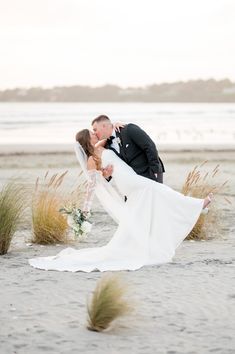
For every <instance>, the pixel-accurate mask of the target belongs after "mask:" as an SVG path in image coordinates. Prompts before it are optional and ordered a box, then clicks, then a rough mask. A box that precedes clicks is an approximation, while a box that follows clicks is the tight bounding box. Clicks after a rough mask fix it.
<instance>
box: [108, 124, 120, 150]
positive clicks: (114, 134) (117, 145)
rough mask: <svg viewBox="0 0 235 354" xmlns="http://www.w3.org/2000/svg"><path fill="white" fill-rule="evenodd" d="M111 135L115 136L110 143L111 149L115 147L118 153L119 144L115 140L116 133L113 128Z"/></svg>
mask: <svg viewBox="0 0 235 354" xmlns="http://www.w3.org/2000/svg"><path fill="white" fill-rule="evenodd" d="M112 136H115V139H113V140H112V144H111V145H110V146H111V147H112V148H113V149H115V150H116V151H117V152H118V153H120V146H119V144H118V142H117V135H116V132H115V129H114V130H113V132H112Z"/></svg>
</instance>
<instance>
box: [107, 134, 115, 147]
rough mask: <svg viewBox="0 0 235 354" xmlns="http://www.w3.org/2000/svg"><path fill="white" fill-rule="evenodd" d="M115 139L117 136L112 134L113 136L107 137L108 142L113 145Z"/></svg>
mask: <svg viewBox="0 0 235 354" xmlns="http://www.w3.org/2000/svg"><path fill="white" fill-rule="evenodd" d="M113 139H115V136H113V135H111V136H110V137H109V138H108V139H107V143H108V144H110V145H111V144H112V142H113Z"/></svg>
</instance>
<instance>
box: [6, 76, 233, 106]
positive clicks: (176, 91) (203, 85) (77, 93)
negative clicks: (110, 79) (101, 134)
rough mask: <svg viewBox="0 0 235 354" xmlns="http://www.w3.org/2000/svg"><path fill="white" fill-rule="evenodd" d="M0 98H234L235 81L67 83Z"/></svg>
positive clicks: (12, 92)
mask: <svg viewBox="0 0 235 354" xmlns="http://www.w3.org/2000/svg"><path fill="white" fill-rule="evenodd" d="M0 101H1V102H235V83H234V82H231V81H230V80H228V79H225V80H220V81H217V80H214V79H210V80H190V81H187V82H182V81H179V82H175V83H163V84H154V85H150V86H146V87H138V88H136V87H128V88H125V89H124V88H120V87H118V86H115V85H105V86H101V87H90V86H69V87H66V86H65V87H53V88H49V89H44V88H41V87H32V88H29V89H24V88H15V89H9V90H4V91H0Z"/></svg>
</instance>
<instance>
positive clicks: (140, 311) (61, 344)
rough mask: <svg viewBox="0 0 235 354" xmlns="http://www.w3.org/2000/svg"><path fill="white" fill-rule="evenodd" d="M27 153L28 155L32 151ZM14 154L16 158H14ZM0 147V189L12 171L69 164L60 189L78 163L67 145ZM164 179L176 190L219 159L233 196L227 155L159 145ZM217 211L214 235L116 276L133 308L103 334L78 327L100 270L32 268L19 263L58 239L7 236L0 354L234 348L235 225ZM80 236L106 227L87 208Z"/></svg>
mask: <svg viewBox="0 0 235 354" xmlns="http://www.w3.org/2000/svg"><path fill="white" fill-rule="evenodd" d="M31 151H33V153H31ZM16 152H18V154H16ZM41 152H42V149H41V148H36V147H35V149H34V150H32V149H31V148H28V149H24V153H22V149H21V148H20V147H14V149H11V150H7V149H6V148H5V149H4V150H3V149H2V150H1V148H0V185H2V184H3V183H4V182H5V181H6V180H7V179H8V178H9V177H12V176H19V175H20V176H21V177H22V178H23V180H24V182H25V184H28V183H32V182H34V181H35V179H36V177H37V176H43V175H44V173H45V172H46V171H47V170H48V169H49V170H50V171H51V172H54V171H56V172H62V171H65V170H67V169H68V170H69V174H68V177H67V179H66V180H65V184H66V188H68V190H69V189H70V188H72V186H73V185H75V183H76V180H77V176H78V166H77V163H76V159H75V156H74V154H73V152H72V149H67V150H66V151H65V149H63V148H61V149H60V150H57V151H56V153H55V151H52V150H51V149H50V148H49V147H44V149H43V153H41ZM161 157H162V158H163V160H164V162H165V165H166V170H167V173H166V174H165V183H166V184H168V185H170V186H171V187H173V188H176V189H178V190H179V189H180V186H181V185H182V183H183V180H184V178H185V176H186V174H187V173H188V171H189V170H190V169H191V168H192V166H194V165H195V164H197V163H200V162H202V161H204V160H205V159H208V160H209V164H208V166H213V167H214V166H215V165H216V164H217V163H220V165H221V173H220V175H219V176H218V179H219V180H220V181H224V180H226V179H229V180H230V191H227V192H226V193H225V194H226V195H230V199H231V200H232V201H233V200H234V195H235V178H234V177H235V176H234V175H235V163H234V162H235V153H234V151H232V150H230V151H222V150H221V151H216V150H214V151H206V152H205V151H191V150H190V149H188V150H187V151H184V152H182V151H180V150H179V149H175V150H174V151H162V152H161ZM221 213H223V215H224V221H223V230H222V234H221V235H220V237H216V238H215V239H213V240H211V241H206V242H190V241H185V242H184V243H183V244H182V245H181V246H180V247H179V248H178V250H177V252H176V256H175V258H174V260H173V262H172V263H169V264H165V265H161V266H153V267H144V268H142V269H140V270H138V271H135V272H120V273H121V274H122V276H123V277H124V278H125V279H126V281H127V282H128V283H129V284H130V285H131V288H132V293H131V295H130V296H132V297H133V300H134V301H135V303H136V311H135V313H134V314H133V315H132V316H130V317H129V318H126V319H123V320H122V321H120V322H118V323H117V324H116V326H115V327H114V328H113V329H112V330H111V331H110V332H107V333H95V332H90V331H88V330H87V329H86V320H87V318H86V317H87V313H86V303H87V299H88V296H89V295H90V294H91V292H92V290H93V289H94V287H95V285H96V281H97V280H98V279H100V278H101V277H102V275H103V274H102V273H99V272H93V273H90V274H86V273H82V272H77V273H69V272H56V271H41V270H36V269H34V268H32V267H30V266H29V264H28V259H29V258H32V257H35V256H44V255H45V256H46V255H54V254H55V253H57V252H59V251H60V250H62V249H63V248H65V247H66V246H65V245H55V246H40V245H32V244H30V237H31V231H30V226H29V224H28V223H26V224H25V225H24V227H23V228H22V230H20V231H19V232H17V233H16V235H15V238H14V240H13V242H12V245H11V248H10V250H9V253H8V254H7V255H5V256H1V257H0V282H1V289H0V301H1V309H0V318H1V322H0V323H1V325H0V353H1V354H13V353H17V354H18V353H22V354H26V353H29V354H34V353H63V354H65V353H76V354H77V353H98V354H106V353H107V354H116V353H125V354H127V353H128V354H129V353H143V354H150V353H151V354H156V353H157V354H158V353H159V354H164V353H167V354H176V353H177V354H181V353H182V354H183V353H187V354H189V353H190V354H194V353H195V354H199V353H200V354H203V353H221V354H229V353H231V354H232V353H234V352H235V339H234V333H235V238H234V233H235V227H234V216H235V215H234V214H235V210H234V204H233V205H232V206H229V205H228V204H226V203H225V201H222V202H221ZM93 222H94V227H93V230H92V232H91V234H90V236H89V238H88V239H87V240H86V241H84V242H83V243H80V244H79V243H75V244H74V247H76V248H78V249H79V248H81V247H93V246H97V245H103V244H105V243H106V242H107V241H108V240H109V239H110V237H112V234H113V232H114V230H115V228H116V226H115V223H114V222H113V221H112V220H111V219H110V218H109V217H108V216H107V215H106V213H105V212H104V211H103V210H102V208H101V207H100V206H99V204H98V202H97V201H95V204H94V215H93Z"/></svg>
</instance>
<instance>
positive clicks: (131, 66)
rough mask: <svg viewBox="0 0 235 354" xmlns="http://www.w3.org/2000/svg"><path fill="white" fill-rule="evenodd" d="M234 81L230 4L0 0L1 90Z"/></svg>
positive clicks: (234, 17)
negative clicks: (180, 81)
mask: <svg viewBox="0 0 235 354" xmlns="http://www.w3.org/2000/svg"><path fill="white" fill-rule="evenodd" d="M211 77H213V78H215V79H223V78H230V79H232V80H233V81H235V0H115V1H114V0H0V89H5V88H13V87H29V86H43V87H51V86H62V85H91V86H100V85H103V84H107V83H109V84H118V85H120V86H122V87H126V86H139V85H141V86H144V85H148V84H153V83H161V82H166V81H167V82H172V81H177V80H188V79H199V78H201V79H208V78H211Z"/></svg>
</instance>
